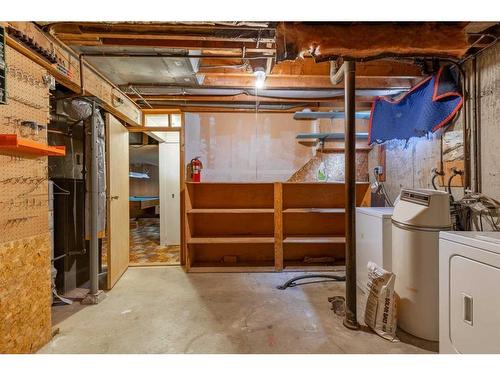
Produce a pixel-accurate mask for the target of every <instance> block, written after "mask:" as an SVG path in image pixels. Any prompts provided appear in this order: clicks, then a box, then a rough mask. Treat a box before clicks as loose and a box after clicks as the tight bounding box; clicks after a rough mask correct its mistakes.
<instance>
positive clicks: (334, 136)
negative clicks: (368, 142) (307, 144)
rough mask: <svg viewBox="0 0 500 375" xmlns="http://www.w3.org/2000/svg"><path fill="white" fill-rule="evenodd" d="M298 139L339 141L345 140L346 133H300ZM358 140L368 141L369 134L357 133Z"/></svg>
mask: <svg viewBox="0 0 500 375" xmlns="http://www.w3.org/2000/svg"><path fill="white" fill-rule="evenodd" d="M295 138H296V139H300V140H302V139H311V140H314V139H318V140H322V141H325V142H327V141H339V140H344V139H345V133H299V134H297V136H296V137H295ZM356 139H368V133H358V132H357V133H356Z"/></svg>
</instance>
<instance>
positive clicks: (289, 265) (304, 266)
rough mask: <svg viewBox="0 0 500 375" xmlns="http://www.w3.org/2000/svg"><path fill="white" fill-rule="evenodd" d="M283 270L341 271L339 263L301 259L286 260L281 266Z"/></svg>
mask: <svg viewBox="0 0 500 375" xmlns="http://www.w3.org/2000/svg"><path fill="white" fill-rule="evenodd" d="M283 271H284V272H295V271H312V272H328V271H330V272H332V271H336V272H338V271H342V266H341V265H335V264H321V263H310V264H308V263H304V262H301V261H286V260H285V264H284V266H283Z"/></svg>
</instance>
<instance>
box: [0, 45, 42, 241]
mask: <svg viewBox="0 0 500 375" xmlns="http://www.w3.org/2000/svg"><path fill="white" fill-rule="evenodd" d="M6 61H7V69H6V70H7V104H6V105H2V106H0V133H1V134H17V135H18V136H19V137H22V138H27V139H31V140H34V141H37V142H41V143H45V144H46V143H47V123H48V120H49V88H48V84H46V83H45V82H46V81H47V72H46V71H45V69H43V68H41V67H40V66H38V65H37V64H35V63H34V62H32V61H31V60H29V59H28V58H26V57H25V56H23V55H21V54H20V53H18V52H17V51H15V50H13V49H12V48H9V47H7V49H6ZM47 168H48V166H47V157H36V158H28V157H26V156H22V155H2V154H0V212H1V215H0V243H2V242H7V241H12V240H17V239H21V238H25V237H31V236H35V235H39V234H42V233H45V232H47V231H48V182H47V179H48V169H47Z"/></svg>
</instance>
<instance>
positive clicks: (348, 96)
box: [331, 60, 359, 329]
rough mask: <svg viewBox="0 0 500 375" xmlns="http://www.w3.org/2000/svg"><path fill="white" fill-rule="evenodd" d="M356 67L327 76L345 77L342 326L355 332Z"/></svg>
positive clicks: (351, 64) (350, 64)
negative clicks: (343, 288) (344, 261)
mask: <svg viewBox="0 0 500 375" xmlns="http://www.w3.org/2000/svg"><path fill="white" fill-rule="evenodd" d="M355 74H356V63H355V62H354V61H349V60H347V61H345V62H344V63H343V64H342V66H341V67H340V69H339V70H338V71H337V72H336V73H335V74H334V76H333V77H332V76H331V79H332V83H333V81H337V80H338V82H340V80H341V79H342V77H345V199H346V201H345V228H346V232H345V240H346V267H345V268H346V282H345V294H346V295H345V297H346V298H345V302H346V315H345V318H344V326H346V327H347V328H349V329H359V324H358V320H357V317H356V309H357V301H356V298H357V290H356V117H355V116H356V98H355V88H356V77H355Z"/></svg>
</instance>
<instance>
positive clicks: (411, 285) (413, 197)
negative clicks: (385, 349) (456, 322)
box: [392, 189, 451, 341]
mask: <svg viewBox="0 0 500 375" xmlns="http://www.w3.org/2000/svg"><path fill="white" fill-rule="evenodd" d="M450 228H451V218H450V197H449V194H448V193H446V192H444V191H438V190H429V189H402V190H401V196H400V200H399V202H398V203H397V204H396V206H395V207H394V213H393V216H392V272H394V273H395V274H396V285H395V290H396V293H397V294H398V296H399V303H398V326H399V327H400V328H401V329H402V330H403V331H405V332H408V333H410V334H412V335H414V336H417V337H420V338H423V339H426V340H430V341H438V340H439V232H440V231H443V230H450Z"/></svg>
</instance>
